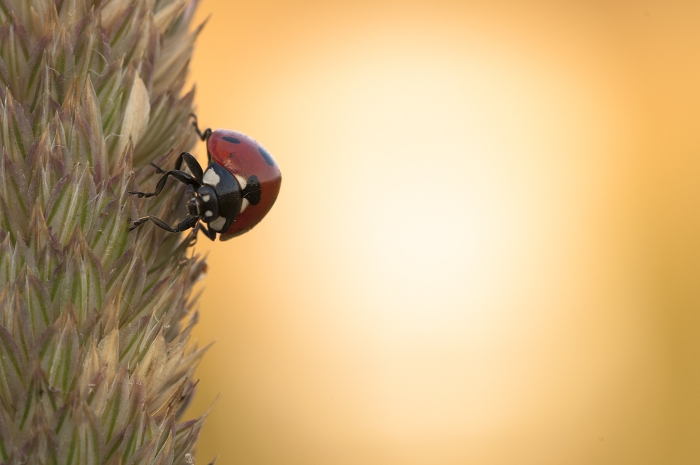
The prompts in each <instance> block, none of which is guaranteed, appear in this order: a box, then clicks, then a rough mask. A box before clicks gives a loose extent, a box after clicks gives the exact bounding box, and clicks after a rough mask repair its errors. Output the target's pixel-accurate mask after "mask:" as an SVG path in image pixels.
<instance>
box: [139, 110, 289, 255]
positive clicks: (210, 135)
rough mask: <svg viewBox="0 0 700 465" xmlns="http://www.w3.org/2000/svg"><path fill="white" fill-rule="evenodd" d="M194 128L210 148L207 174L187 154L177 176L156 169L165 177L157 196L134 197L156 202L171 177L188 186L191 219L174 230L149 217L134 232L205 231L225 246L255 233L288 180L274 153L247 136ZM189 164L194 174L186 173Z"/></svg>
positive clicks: (179, 162) (179, 163) (178, 165)
mask: <svg viewBox="0 0 700 465" xmlns="http://www.w3.org/2000/svg"><path fill="white" fill-rule="evenodd" d="M193 116H194V115H193ZM193 125H194V128H195V131H196V132H197V135H198V136H199V137H200V139H202V141H205V142H206V144H207V156H208V159H209V165H208V166H207V169H206V171H203V170H202V167H201V165H200V164H199V162H197V160H196V159H195V158H194V157H193V156H192V154H190V153H189V152H182V153H181V154H180V156H179V157H178V158H177V161H176V162H175V169H174V170H170V171H164V170H162V169H161V168H160V167H158V166H157V165H155V164H154V163H151V165H152V166H154V167H155V168H156V170H157V172H158V173H160V174H162V176H161V178H160V179H159V180H158V183H157V184H156V188H155V190H154V191H153V192H129V193H130V194H133V195H137V196H139V197H146V198H148V197H153V196H154V195H158V194H160V192H161V191H162V190H163V187H164V186H165V182H166V181H167V179H168V176H172V177H173V178H175V179H176V180H177V181H180V182H181V183H184V184H187V196H188V200H187V210H188V215H187V217H186V218H185V219H184V220H182V221H181V222H180V223H178V225H177V226H175V227H174V228H173V227H171V226H169V225H168V224H167V223H166V222H164V221H163V220H161V219H159V218H156V217H154V216H146V217H143V218H139V219H138V220H137V221H135V222H134V223H133V225H132V226H131V227H130V228H129V231H133V230H134V229H136V228H138V227H139V226H141V225H142V224H143V223H145V222H147V221H149V220H150V221H151V222H153V223H154V224H155V225H156V226H158V227H160V228H162V229H165V230H166V231H169V232H173V233H179V232H182V231H186V230H188V229H193V235H194V236H196V234H197V232H198V230H200V229H201V230H202V231H203V232H204V234H205V235H206V236H207V237H208V238H209V239H211V240H215V239H216V236H217V234H218V235H219V240H221V241H225V240H228V239H231V238H233V237H236V236H240V235H241V234H243V233H245V232H247V231H250V229H252V228H253V226H255V225H256V224H258V223H259V222H260V221H261V220H262V219H263V218H264V217H265V215H266V214H267V212H269V211H270V209H271V208H272V205H273V204H274V203H275V200H276V199H277V195H278V194H279V190H280V186H281V184H282V175H281V173H280V170H279V167H278V166H277V163H276V162H275V160H274V158H272V156H271V155H270V154H269V152H267V150H265V149H264V148H263V147H262V146H261V145H260V144H258V143H257V142H256V141H255V140H253V139H251V138H250V137H248V136H246V135H245V134H241V133H239V132H236V131H230V130H226V129H217V130H216V131H212V130H211V129H206V130H205V131H204V132H202V131H200V130H199V127H198V125H197V118H196V117H194V122H193ZM183 161H184V162H185V165H186V166H187V169H188V170H189V173H187V172H185V171H181V170H180V168H181V167H182V162H183ZM190 173H191V174H190Z"/></svg>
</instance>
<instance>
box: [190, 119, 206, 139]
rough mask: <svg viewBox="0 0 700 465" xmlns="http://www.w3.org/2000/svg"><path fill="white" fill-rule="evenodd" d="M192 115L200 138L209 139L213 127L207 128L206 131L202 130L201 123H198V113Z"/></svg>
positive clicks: (193, 123) (193, 124)
mask: <svg viewBox="0 0 700 465" xmlns="http://www.w3.org/2000/svg"><path fill="white" fill-rule="evenodd" d="M190 116H191V117H192V126H194V130H195V131H197V135H198V136H199V138H200V139H202V141H205V140H207V139H209V136H211V128H207V129H205V130H204V132H202V131H200V129H199V125H198V124H197V115H195V114H194V113H190Z"/></svg>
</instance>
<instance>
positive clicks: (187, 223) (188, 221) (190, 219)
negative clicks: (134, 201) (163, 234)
mask: <svg viewBox="0 0 700 465" xmlns="http://www.w3.org/2000/svg"><path fill="white" fill-rule="evenodd" d="M148 220H151V222H152V223H153V224H155V225H156V226H158V227H159V228H162V229H165V230H166V231H168V232H171V233H179V232H182V231H187V230H188V229H190V228H193V227H194V226H195V225H196V224H197V221H199V218H197V217H196V216H192V215H187V218H185V219H184V220H182V221H180V222H179V223H178V225H177V226H176V227H175V228H172V227H171V226H170V225H169V224H168V223H166V222H165V221H163V220H161V219H160V218H156V217H155V216H144V217H143V218H139V219H138V220H136V221H134V225H133V226H131V227H130V228H129V231H133V230H134V229H136V228H138V227H139V226H141V225H142V224H143V223H145V222H146V221H148Z"/></svg>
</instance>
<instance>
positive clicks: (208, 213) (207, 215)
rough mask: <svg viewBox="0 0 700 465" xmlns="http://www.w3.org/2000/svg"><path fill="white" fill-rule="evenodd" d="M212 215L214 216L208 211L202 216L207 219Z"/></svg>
mask: <svg viewBox="0 0 700 465" xmlns="http://www.w3.org/2000/svg"><path fill="white" fill-rule="evenodd" d="M213 215H214V214H213V213H212V212H210V211H209V210H207V211H205V212H204V216H206V217H207V218H211V217H212V216H213Z"/></svg>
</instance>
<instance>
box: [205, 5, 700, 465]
mask: <svg viewBox="0 0 700 465" xmlns="http://www.w3.org/2000/svg"><path fill="white" fill-rule="evenodd" d="M579 3H580V4H579V5H568V4H567V5H556V4H554V3H551V2H545V1H536V2H527V3H518V4H511V3H508V2H483V3H481V2H449V1H446V0H445V1H437V2H436V1H427V0H415V1H410V2H405V3H401V2H392V1H390V0H381V1H374V2H313V1H309V2H292V3H289V2H281V1H277V0H271V1H269V2H260V3H256V2H248V3H245V4H244V3H240V4H239V3H237V2H228V1H224V0H218V1H216V0H207V1H205V2H204V3H203V5H202V10H201V11H200V17H201V18H204V17H205V16H206V15H208V14H209V13H212V14H213V16H212V18H211V20H210V22H209V24H208V25H207V27H206V29H205V31H204V32H203V33H202V36H201V39H200V41H199V46H198V51H197V53H196V59H195V62H194V63H193V68H194V76H193V78H194V80H195V81H196V82H197V91H198V102H199V118H200V122H202V123H203V124H206V125H212V126H214V127H215V128H216V127H227V128H231V129H236V130H240V131H243V132H246V133H248V134H249V135H251V136H252V137H254V138H256V139H257V140H259V141H260V142H261V143H262V144H264V145H265V147H266V148H267V149H269V150H270V152H271V153H272V154H273V155H274V156H275V157H276V159H277V160H278V162H279V164H280V166H281V168H282V172H283V179H284V180H283V183H282V190H281V194H280V197H279V200H278V203H277V204H276V205H275V207H274V208H273V210H272V212H271V214H270V216H269V217H268V218H266V219H265V221H264V222H263V223H261V225H260V226H258V227H256V229H254V230H253V231H252V232H251V233H249V234H246V235H244V236H242V237H240V238H237V239H235V240H233V241H230V242H226V243H218V242H217V243H215V244H213V245H209V244H205V243H204V242H205V241H206V239H204V238H200V242H199V244H198V245H197V250H198V251H209V254H210V255H209V256H210V260H209V261H210V267H209V270H210V275H209V276H208V278H207V280H206V290H205V293H204V296H203V299H202V308H201V324H200V326H199V329H198V330H197V337H198V338H199V340H200V341H202V342H208V341H210V340H212V339H217V340H218V342H217V344H216V345H215V347H214V348H213V349H212V351H211V352H210V353H209V354H208V356H207V357H206V358H205V360H204V362H203V364H202V368H201V369H200V373H199V375H200V377H201V382H200V384H199V388H198V389H199V392H198V394H197V399H196V401H195V403H194V405H193V407H192V409H193V411H195V412H201V411H203V410H205V409H206V408H207V407H208V406H209V405H210V403H211V402H212V401H213V399H214V398H215V397H216V395H217V394H218V393H221V395H220V398H219V401H218V403H217V405H216V407H215V409H214V410H213V412H212V413H211V416H210V419H209V423H208V425H207V426H206V427H205V430H204V433H203V436H202V440H201V443H200V444H201V445H200V450H199V453H198V458H197V460H198V462H202V463H205V461H207V460H210V459H211V458H212V457H213V456H214V455H216V454H220V455H221V457H220V460H221V463H241V464H243V463H245V464H296V463H299V464H319V465H321V464H345V463H347V464H360V463H361V464H387V463H397V464H426V465H427V464H465V463H474V464H504V465H505V464H516V463H537V464H561V463H566V464H582V465H583V464H590V463H601V464H611V465H612V464H646V463H648V464H657V463H673V464H675V463H679V464H680V463H694V462H693V460H695V461H696V460H697V459H700V449H698V448H697V447H696V446H695V445H694V444H695V443H696V442H697V439H696V437H697V436H698V435H700V422H699V421H698V419H700V407H698V406H696V404H697V405H700V404H698V403H697V402H694V401H693V400H692V399H695V398H697V392H700V389H699V388H700V379H698V375H696V374H695V373H697V372H698V371H697V366H698V360H699V358H698V356H697V355H696V354H700V342H699V341H700V339H699V338H697V335H698V329H700V328H699V327H698V318H697V316H695V315H698V314H700V313H698V310H697V309H698V308H700V306H699V305H698V304H700V295H698V293H697V291H696V287H697V284H696V283H697V278H698V276H700V266H698V265H699V264H700V249H698V247H697V245H696V244H697V243H698V241H697V237H698V234H699V233H700V222H699V221H697V220H695V218H700V204H699V203H698V201H697V199H700V189H699V188H698V187H696V186H700V183H698V181H697V180H698V179H700V176H698V175H699V174H700V169H699V168H700V156H699V154H700V150H699V149H700V140H698V137H697V136H696V133H697V130H696V128H697V126H698V123H700V92H699V91H698V89H700V86H698V85H697V83H698V82H700V69H699V67H698V66H697V63H698V61H697V57H698V56H700V45H696V44H700V32H698V31H700V29H698V28H697V27H696V26H697V24H700V11H695V10H698V8H695V9H691V8H690V7H687V8H686V7H681V6H676V7H670V6H666V5H665V4H662V3H660V2H657V3H648V4H645V5H641V4H638V3H635V2H631V3H629V4H627V3H624V2H614V3H613V4H606V5H597V6H596V5H592V4H590V3H588V2H579ZM645 13H648V14H645ZM693 25H695V26H693Z"/></svg>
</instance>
